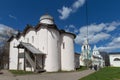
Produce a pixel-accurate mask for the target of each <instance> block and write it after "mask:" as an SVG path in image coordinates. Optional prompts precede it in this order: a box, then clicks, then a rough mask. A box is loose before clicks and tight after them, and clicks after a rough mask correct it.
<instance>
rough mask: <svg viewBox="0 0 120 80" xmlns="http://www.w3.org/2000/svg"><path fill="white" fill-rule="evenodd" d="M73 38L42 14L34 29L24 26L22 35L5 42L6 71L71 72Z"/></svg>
mask: <svg viewBox="0 0 120 80" xmlns="http://www.w3.org/2000/svg"><path fill="white" fill-rule="evenodd" d="M75 37H76V36H75V34H73V33H70V32H65V31H64V30H59V29H58V28H57V26H56V24H55V23H54V19H53V17H52V16H50V15H48V14H46V15H43V16H41V17H40V21H39V23H38V24H37V25H36V26H35V27H33V26H30V25H27V26H26V28H25V29H24V30H23V32H20V33H18V34H17V35H16V36H12V37H11V38H10V39H9V40H8V42H9V44H10V49H9V69H10V70H25V71H35V72H37V71H41V70H45V71H47V72H56V71H59V70H63V71H71V70H74V69H75V63H74V60H75V59H74V39H75Z"/></svg>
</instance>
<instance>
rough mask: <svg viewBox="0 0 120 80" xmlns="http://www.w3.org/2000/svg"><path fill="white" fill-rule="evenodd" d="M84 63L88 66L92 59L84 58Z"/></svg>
mask: <svg viewBox="0 0 120 80" xmlns="http://www.w3.org/2000/svg"><path fill="white" fill-rule="evenodd" d="M84 64H85V66H86V67H87V68H88V67H89V66H90V65H92V60H90V59H84Z"/></svg>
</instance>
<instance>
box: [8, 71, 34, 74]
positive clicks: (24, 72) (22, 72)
mask: <svg viewBox="0 0 120 80" xmlns="http://www.w3.org/2000/svg"><path fill="white" fill-rule="evenodd" d="M9 71H10V72H11V73H12V74H15V75H25V74H33V72H31V71H22V70H9Z"/></svg>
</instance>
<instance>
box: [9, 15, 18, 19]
mask: <svg viewBox="0 0 120 80" xmlns="http://www.w3.org/2000/svg"><path fill="white" fill-rule="evenodd" d="M8 16H9V17H10V18H12V19H15V20H16V19H17V18H16V17H15V16H13V15H11V14H9V15H8Z"/></svg>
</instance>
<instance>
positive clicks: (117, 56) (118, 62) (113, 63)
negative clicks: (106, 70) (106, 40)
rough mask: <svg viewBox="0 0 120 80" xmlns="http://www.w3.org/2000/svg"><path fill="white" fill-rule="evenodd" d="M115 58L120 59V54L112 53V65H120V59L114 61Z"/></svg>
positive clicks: (110, 57)
mask: <svg viewBox="0 0 120 80" xmlns="http://www.w3.org/2000/svg"><path fill="white" fill-rule="evenodd" d="M115 58H119V59H120V54H110V55H109V59H110V65H111V66H114V67H120V61H114V59H115Z"/></svg>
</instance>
